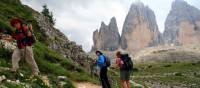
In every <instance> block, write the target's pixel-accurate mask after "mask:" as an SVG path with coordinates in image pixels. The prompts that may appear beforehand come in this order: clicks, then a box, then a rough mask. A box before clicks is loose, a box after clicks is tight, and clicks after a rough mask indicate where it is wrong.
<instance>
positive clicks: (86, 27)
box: [21, 0, 200, 52]
mask: <svg viewBox="0 0 200 88" xmlns="http://www.w3.org/2000/svg"><path fill="white" fill-rule="evenodd" d="M21 1H22V3H23V4H25V5H28V6H30V7H32V8H33V9H35V10H37V11H39V12H41V11H42V6H43V5H44V4H46V5H47V6H48V8H49V10H50V11H52V12H53V15H54V17H55V19H56V24H55V27H56V28H58V29H59V30H60V31H61V32H63V33H64V34H65V35H66V36H67V37H68V38H69V39H70V40H72V41H75V42H76V43H77V44H78V45H82V47H83V49H84V50H85V51H86V52H88V51H90V50H91V47H92V45H93V40H92V34H93V31H95V30H96V29H99V28H100V25H101V22H102V21H103V22H105V23H106V24H109V21H110V19H111V18H112V17H116V20H117V25H118V29H119V32H120V34H121V32H122V27H123V23H124V20H125V17H126V15H127V13H128V11H129V8H130V6H131V4H132V3H134V2H138V1H141V2H143V3H144V4H145V5H147V6H149V7H150V8H151V9H152V10H153V11H154V13H155V15H156V21H157V24H158V27H159V30H160V32H163V31H164V22H165V19H166V17H167V15H168V13H169V11H170V9H171V4H172V2H173V1H174V0H21ZM185 1H186V2H188V3H189V4H190V5H193V6H195V7H197V8H200V6H199V5H200V0H185Z"/></svg>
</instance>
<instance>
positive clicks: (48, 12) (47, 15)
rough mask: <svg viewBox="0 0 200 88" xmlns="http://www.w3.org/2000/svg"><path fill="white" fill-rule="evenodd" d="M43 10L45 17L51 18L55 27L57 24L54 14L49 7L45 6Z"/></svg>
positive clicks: (50, 20)
mask: <svg viewBox="0 0 200 88" xmlns="http://www.w3.org/2000/svg"><path fill="white" fill-rule="evenodd" d="M42 7H43V10H42V12H41V13H42V14H43V15H44V16H45V17H48V18H49V22H51V23H52V24H53V25H54V24H55V19H54V17H53V12H50V11H49V9H48V7H47V5H46V4H45V5H43V6H42Z"/></svg>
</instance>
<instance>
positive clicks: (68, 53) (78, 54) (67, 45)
mask: <svg viewBox="0 0 200 88" xmlns="http://www.w3.org/2000/svg"><path fill="white" fill-rule="evenodd" d="M35 19H36V20H37V22H38V25H39V26H40V30H41V31H42V32H44V33H45V36H46V40H48V46H49V48H51V49H53V50H55V51H57V52H59V53H60V54H61V55H63V56H64V57H66V58H70V59H72V60H74V61H75V62H77V63H79V64H81V65H85V64H86V63H88V61H89V60H90V59H89V57H88V55H87V54H86V53H85V52H84V51H83V50H82V47H81V46H79V45H76V43H75V42H73V41H69V40H68V38H67V37H66V36H65V35H64V34H63V33H62V32H60V31H59V30H58V29H56V28H54V27H53V25H52V24H51V23H50V22H49V21H48V19H47V18H46V17H44V16H42V15H38V16H36V17H35Z"/></svg>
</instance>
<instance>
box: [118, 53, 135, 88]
mask: <svg viewBox="0 0 200 88" xmlns="http://www.w3.org/2000/svg"><path fill="white" fill-rule="evenodd" d="M116 57H117V58H116V65H117V67H118V68H119V69H120V80H121V86H122V88H131V86H130V74H131V71H132V68H133V63H132V60H131V58H130V57H129V56H128V54H124V55H123V54H121V52H120V51H118V52H117V53H116Z"/></svg>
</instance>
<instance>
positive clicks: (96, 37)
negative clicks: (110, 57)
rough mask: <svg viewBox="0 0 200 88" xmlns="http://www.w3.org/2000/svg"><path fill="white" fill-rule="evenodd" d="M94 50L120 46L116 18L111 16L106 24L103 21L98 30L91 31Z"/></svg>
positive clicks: (111, 48)
mask: <svg viewBox="0 0 200 88" xmlns="http://www.w3.org/2000/svg"><path fill="white" fill-rule="evenodd" d="M93 42H94V46H93V48H92V51H94V50H105V51H114V50H117V49H118V48H119V46H120V35H119V32H118V27H117V22H116V19H115V18H114V17H113V18H111V20H110V23H109V25H108V26H107V25H106V24H105V23H104V22H102V23H101V27H100V30H99V31H98V30H96V31H94V32H93Z"/></svg>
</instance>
